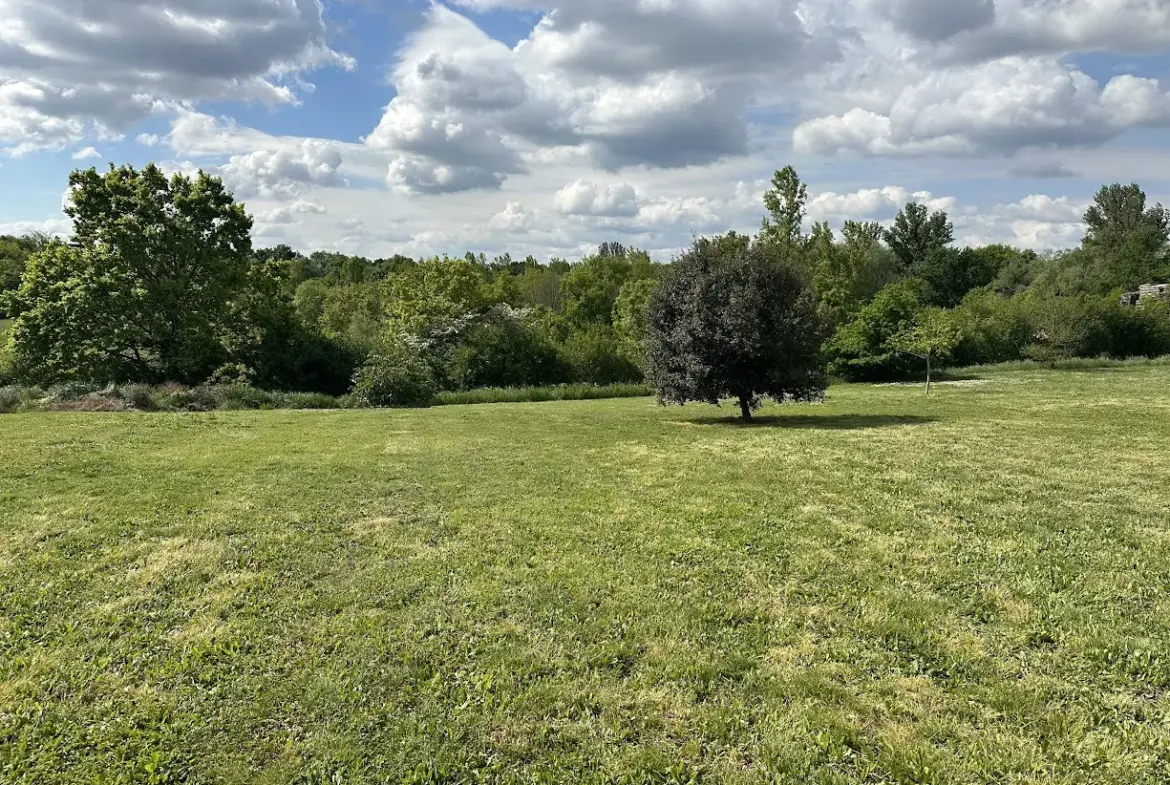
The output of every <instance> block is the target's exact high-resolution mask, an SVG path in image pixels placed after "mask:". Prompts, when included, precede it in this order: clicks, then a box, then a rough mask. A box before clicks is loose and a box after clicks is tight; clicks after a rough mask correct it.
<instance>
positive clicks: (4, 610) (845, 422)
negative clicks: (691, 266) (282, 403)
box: [0, 365, 1170, 783]
mask: <svg viewBox="0 0 1170 785" xmlns="http://www.w3.org/2000/svg"><path fill="white" fill-rule="evenodd" d="M976 381H979V382H980V383H970V382H961V383H957V384H950V385H943V386H941V387H939V389H938V391H937V394H936V395H934V396H932V397H931V398H929V399H928V398H926V397H925V396H924V395H923V394H922V391H921V389H918V388H915V387H904V386H888V387H879V386H857V385H854V386H849V385H843V386H836V387H833V388H832V389H831V390H830V392H829V398H828V400H827V402H826V403H825V404H824V405H821V406H810V407H785V408H778V407H773V408H769V409H767V410H766V411H764V412H763V413H762V415H763V416H762V417H761V422H760V424H759V425H757V426H755V427H750V428H745V427H742V426H739V425H737V424H735V423H734V422H733V421H732V420H731V419H730V417H731V415H732V414H733V412H732V411H731V409H724V410H722V411H719V410H714V409H711V408H708V407H688V408H685V409H680V408H662V407H658V406H656V405H655V404H654V402H653V400H651V399H641V398H637V399H626V400H608V401H566V402H559V403H546V404H502V405H500V406H490V407H447V408H439V409H434V410H427V411H410V412H406V411H338V412H285V411H271V412H215V413H208V414H197V415H178V414H169V413H160V414H150V415H135V414H130V415H127V414H73V413H59V414H45V413H38V414H17V415H10V416H6V417H5V418H4V419H3V420H2V421H0V422H2V423H3V427H4V439H3V440H0V782H5V783H7V782H19V783H33V782H36V783H57V782H61V783H66V782H68V783H74V782H102V781H114V782H118V781H121V782H143V783H149V782H156V783H157V782H186V783H204V782H207V783H211V782H216V783H221V782H223V783H253V782H258V783H277V782H280V783H285V782H298V783H317V782H320V783H337V782H342V783H375V782H436V783H437V782H472V781H479V782H517V783H520V782H558V783H559V782H596V783H614V782H629V783H641V782H692V781H694V782H705V783H763V782H791V783H806V782H819V783H869V782H931V783H934V782H937V783H977V782H1009V781H1010V782H1013V783H1084V782H1101V783H1112V782H1115V783H1135V782H1136V783H1162V782H1166V781H1167V780H1170V768H1168V767H1170V756H1168V755H1167V753H1166V750H1167V749H1170V697H1168V691H1167V688H1168V687H1170V660H1168V658H1167V657H1166V656H1165V652H1167V651H1170V630H1168V627H1167V621H1166V620H1167V618H1170V616H1168V611H1170V601H1168V600H1167V597H1170V534H1168V533H1167V532H1168V526H1167V524H1168V523H1170V509H1168V507H1167V502H1166V498H1167V497H1166V494H1165V492H1164V489H1165V488H1166V487H1167V485H1168V481H1170V458H1168V457H1167V456H1170V418H1167V417H1164V416H1162V415H1163V414H1165V413H1166V412H1167V411H1170V392H1167V390H1168V389H1170V385H1168V384H1167V382H1170V368H1167V367H1164V366H1142V365H1135V366H1132V367H1125V368H1121V369H1110V370H1108V371H1107V372H1101V371H1094V370H1082V371H1061V372H1054V371H1044V370H1038V369H1027V370H1024V371H1012V372H995V373H990V374H988V375H987V376H986V378H985V379H982V380H976Z"/></svg>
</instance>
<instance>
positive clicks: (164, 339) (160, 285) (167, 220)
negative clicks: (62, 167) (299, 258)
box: [12, 165, 276, 383]
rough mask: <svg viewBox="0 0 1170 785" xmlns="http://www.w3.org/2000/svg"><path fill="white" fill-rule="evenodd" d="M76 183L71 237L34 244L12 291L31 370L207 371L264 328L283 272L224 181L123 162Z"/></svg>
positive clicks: (40, 373) (175, 376)
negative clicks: (257, 244) (265, 258)
mask: <svg viewBox="0 0 1170 785" xmlns="http://www.w3.org/2000/svg"><path fill="white" fill-rule="evenodd" d="M70 188H71V190H70V197H69V205H68V206H67V207H66V210H65V212H66V214H68V215H69V217H70V218H72V219H73V235H72V237H71V239H70V244H69V245H64V244H60V243H57V244H54V245H51V246H50V247H49V248H47V249H46V250H44V251H42V252H40V253H39V254H36V255H34V256H33V257H32V258H31V259H30V260H29V264H28V270H27V272H26V273H25V275H24V277H23V281H22V284H21V287H20V289H19V290H18V291H17V292H16V293H15V295H14V297H13V298H12V302H13V304H14V307H15V310H16V312H17V313H18V314H19V316H18V318H17V321H16V324H15V326H14V328H13V331H12V333H13V341H14V347H15V353H16V362H17V364H18V365H19V366H20V367H23V368H25V369H27V373H28V375H29V376H30V377H32V378H41V379H46V380H61V379H102V380H127V379H142V380H150V381H166V380H176V381H185V382H192V383H194V382H201V381H203V380H204V379H206V378H207V377H208V375H209V374H211V373H212V372H213V371H214V370H215V369H216V367H217V366H219V365H221V364H223V363H226V362H230V361H231V360H232V358H233V355H234V354H235V353H236V352H238V351H242V350H243V349H244V348H245V347H246V346H247V344H249V343H251V342H255V341H258V340H259V339H260V336H259V335H258V334H257V331H258V330H259V329H260V325H258V324H257V322H256V316H257V313H256V311H257V306H258V305H260V304H262V301H263V300H264V298H266V297H268V296H270V295H271V294H272V292H273V291H274V288H275V287H274V284H275V280H276V279H275V273H274V271H273V270H272V269H271V267H270V266H269V265H266V264H263V263H258V262H257V261H256V260H255V259H253V257H252V241H251V228H252V220H251V218H249V217H248V215H247V213H246V212H245V211H244V209H243V207H242V206H241V205H239V204H236V202H235V200H234V199H233V198H232V196H231V194H230V193H228V192H227V191H226V190H225V189H224V187H223V183H222V182H220V181H219V180H218V179H216V178H213V177H209V176H208V175H206V174H202V173H201V174H199V175H198V176H196V177H194V178H190V177H186V176H183V175H176V176H174V177H172V178H171V179H170V180H168V179H167V178H166V176H165V175H164V174H163V173H162V171H161V170H160V169H159V168H158V167H156V166H153V165H151V166H147V167H146V168H145V169H143V170H142V171H137V170H135V169H134V168H133V167H129V166H124V167H121V168H111V169H110V171H109V172H106V173H105V174H99V173H98V172H97V171H96V170H94V169H90V170H88V171H80V172H76V173H74V174H73V176H72V177H71V178H70Z"/></svg>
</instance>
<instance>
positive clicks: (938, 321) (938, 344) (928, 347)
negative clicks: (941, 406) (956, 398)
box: [889, 308, 963, 394]
mask: <svg viewBox="0 0 1170 785" xmlns="http://www.w3.org/2000/svg"><path fill="white" fill-rule="evenodd" d="M962 337H963V334H962V332H961V330H960V329H959V326H958V324H956V321H955V317H954V314H952V313H951V312H950V311H944V310H943V309H941V308H926V309H924V310H922V311H919V312H918V315H917V316H916V317H915V318H914V324H913V325H911V326H908V327H907V328H906V329H905V330H903V331H902V332H900V333H898V334H897V335H895V336H894V337H893V338H891V339H890V341H889V347H890V348H891V349H893V350H894V351H897V352H903V353H905V354H909V355H912V356H914V357H917V358H919V359H920V360H923V361H925V363H926V392H927V393H928V394H929V393H930V382H931V374H932V373H933V372H934V371H937V370H941V369H942V368H944V367H945V366H946V365H947V364H948V363H949V362H950V361H951V358H952V356H953V355H954V352H955V349H956V347H958V345H959V341H960V340H961V339H962Z"/></svg>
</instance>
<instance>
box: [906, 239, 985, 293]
mask: <svg viewBox="0 0 1170 785" xmlns="http://www.w3.org/2000/svg"><path fill="white" fill-rule="evenodd" d="M999 262H1000V260H999V259H998V258H997V257H996V255H995V254H994V253H981V252H980V250H976V249H973V248H951V247H941V248H935V249H934V250H933V251H931V252H930V253H929V254H928V255H927V257H926V259H925V261H924V262H923V263H922V264H921V265H919V266H918V270H917V275H916V277H917V278H919V279H921V280H923V281H925V282H926V287H927V288H926V300H927V302H929V303H930V304H931V305H936V306H939V307H941V308H954V307H955V306H956V305H958V304H959V303H961V302H962V301H963V298H964V297H966V296H967V293H968V292H970V291H973V290H975V289H982V288H983V287H985V286H987V285H988V284H989V283H991V282H992V281H994V280H995V278H996V276H997V275H998V274H999V267H998V266H997V265H998V264H999Z"/></svg>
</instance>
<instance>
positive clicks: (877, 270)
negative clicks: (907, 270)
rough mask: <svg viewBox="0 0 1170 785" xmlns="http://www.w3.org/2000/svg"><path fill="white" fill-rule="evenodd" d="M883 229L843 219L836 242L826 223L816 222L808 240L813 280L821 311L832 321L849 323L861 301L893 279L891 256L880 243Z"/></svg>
mask: <svg viewBox="0 0 1170 785" xmlns="http://www.w3.org/2000/svg"><path fill="white" fill-rule="evenodd" d="M882 232H883V230H882V227H881V224H878V223H858V222H856V221H846V222H845V226H844V229H843V241H842V242H840V243H837V242H835V240H834V237H833V234H832V232H831V230H829V228H828V226H827V225H825V224H818V225H817V227H816V229H815V230H814V232H813V239H812V242H811V244H810V245H811V248H810V254H811V256H812V258H813V263H814V265H815V266H814V273H813V283H814V285H815V286H816V290H817V294H818V297H819V307H820V310H821V314H822V315H823V316H825V317H826V318H828V319H829V321H830V323H832V324H833V325H836V326H840V325H843V324H846V323H848V322H849V321H850V320H852V318H853V317H854V316H855V315H856V314H857V311H858V310H859V309H860V308H861V306H862V305H864V304H865V303H867V302H869V301H870V300H872V299H873V297H874V295H876V294H877V293H878V292H879V291H881V289H882V287H884V286H885V285H886V284H888V283H892V282H893V281H894V280H895V278H896V273H895V261H894V257H893V254H891V253H890V251H889V249H888V248H886V247H885V246H884V245H882Z"/></svg>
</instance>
